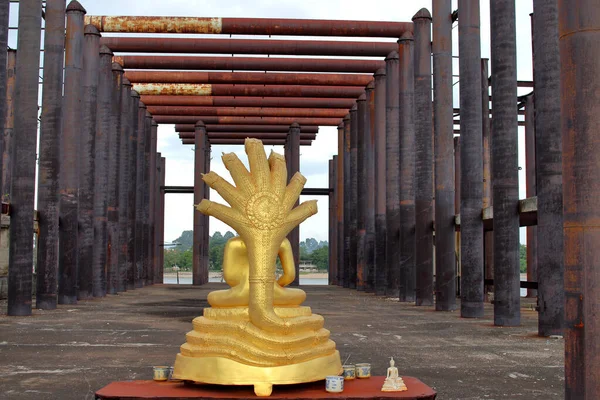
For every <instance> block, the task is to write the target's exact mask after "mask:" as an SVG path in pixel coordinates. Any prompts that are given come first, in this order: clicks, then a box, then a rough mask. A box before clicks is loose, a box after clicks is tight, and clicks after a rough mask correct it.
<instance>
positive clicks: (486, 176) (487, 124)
mask: <svg viewBox="0 0 600 400" xmlns="http://www.w3.org/2000/svg"><path fill="white" fill-rule="evenodd" d="M488 64H489V60H488V59H487V58H482V59H481V118H482V119H481V120H482V145H483V208H486V207H491V206H492V204H493V203H492V170H491V153H490V144H491V129H492V127H491V119H490V89H489V79H488V70H489V67H488ZM459 133H460V132H459ZM483 252H484V254H483V256H484V262H483V269H484V275H485V279H490V280H493V279H494V233H493V232H489V231H487V232H484V234H483ZM534 280H535V279H534ZM493 291H494V286H493V285H487V284H486V285H485V286H484V290H483V295H484V298H485V299H486V301H487V300H489V298H488V293H491V292H493Z"/></svg>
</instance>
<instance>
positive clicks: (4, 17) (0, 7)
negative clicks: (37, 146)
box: [0, 0, 10, 194]
mask: <svg viewBox="0 0 600 400" xmlns="http://www.w3.org/2000/svg"><path fill="white" fill-rule="evenodd" d="M9 13H10V3H9V1H7V0H3V1H0V27H1V28H0V49H2V51H0V71H1V73H0V97H1V98H2V100H3V101H0V129H4V123H5V121H6V116H7V112H6V109H7V108H8V107H7V101H6V100H5V97H4V96H5V93H6V92H7V90H6V89H7V82H6V81H7V78H8V74H7V73H5V71H4V67H5V66H6V67H7V70H6V72H8V71H9V68H8V53H9V52H8V51H5V50H4V49H7V48H8V21H9V19H8V17H9ZM3 145H4V140H2V138H0V165H2V163H1V161H2V156H3V154H4V146H3ZM3 178H4V174H2V175H0V188H2V187H4V185H3V183H2V182H3ZM4 193H6V192H2V194H4Z"/></svg>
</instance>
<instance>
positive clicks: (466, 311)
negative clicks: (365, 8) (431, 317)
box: [458, 0, 516, 318]
mask: <svg viewBox="0 0 600 400" xmlns="http://www.w3.org/2000/svg"><path fill="white" fill-rule="evenodd" d="M458 13H459V18H458V37H459V52H460V58H459V69H460V135H461V138H460V150H461V159H460V161H461V164H460V181H461V182H460V184H461V191H460V192H461V193H460V265H461V268H462V270H461V279H460V281H461V287H460V295H461V303H460V304H461V307H460V315H461V316H462V317H465V318H477V317H482V316H483V219H482V218H481V205H482V195H483V184H482V182H483V146H482V134H481V127H482V125H481V124H482V123H481V49H480V47H481V39H480V28H479V3H478V2H476V1H469V0H459V3H458ZM515 87H516V86H515ZM514 100H515V99H512V101H514ZM515 121H516V118H515ZM515 210H516V207H515Z"/></svg>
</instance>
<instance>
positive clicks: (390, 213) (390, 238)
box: [385, 51, 400, 297]
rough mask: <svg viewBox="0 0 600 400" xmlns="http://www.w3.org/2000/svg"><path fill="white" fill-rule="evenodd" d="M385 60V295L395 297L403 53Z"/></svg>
mask: <svg viewBox="0 0 600 400" xmlns="http://www.w3.org/2000/svg"><path fill="white" fill-rule="evenodd" d="M385 62H386V72H385V74H386V89H385V96H386V97H385V120H386V125H385V137H386V144H385V162H386V170H387V175H386V181H385V189H386V197H385V221H386V231H387V239H386V244H385V246H386V260H387V265H388V275H387V288H386V295H388V296H393V297H396V296H397V295H398V293H399V290H400V281H399V279H400V92H399V90H400V57H399V55H398V53H397V52H395V51H394V52H391V53H390V54H388V56H387V58H386V59H385Z"/></svg>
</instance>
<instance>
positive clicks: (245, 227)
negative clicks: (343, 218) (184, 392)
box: [173, 139, 342, 396]
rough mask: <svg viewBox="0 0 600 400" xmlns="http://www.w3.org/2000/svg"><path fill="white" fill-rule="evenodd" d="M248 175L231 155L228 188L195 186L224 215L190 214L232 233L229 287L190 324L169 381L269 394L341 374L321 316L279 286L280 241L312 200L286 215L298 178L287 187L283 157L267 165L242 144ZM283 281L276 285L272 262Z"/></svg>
mask: <svg viewBox="0 0 600 400" xmlns="http://www.w3.org/2000/svg"><path fill="white" fill-rule="evenodd" d="M245 148H246V154H247V155H248V159H249V164H250V171H248V170H247V169H246V167H245V166H244V164H242V162H241V161H240V160H239V159H238V157H237V156H236V155H235V154H233V153H231V154H224V155H223V162H224V164H225V166H226V167H227V169H228V170H229V172H230V174H231V176H232V178H233V181H234V183H235V185H236V186H233V185H231V184H230V183H228V182H227V181H225V180H224V179H222V178H221V177H220V176H218V175H217V174H216V173H214V172H210V173H208V174H206V175H204V176H203V180H204V181H205V182H206V183H207V184H208V185H209V186H210V187H211V188H213V189H215V190H216V191H217V192H218V193H219V194H220V195H221V196H222V197H223V199H225V201H227V202H228V203H229V204H230V207H227V206H224V205H221V204H217V203H214V202H211V201H209V200H206V199H205V200H202V202H201V203H200V204H199V205H196V208H197V209H198V210H199V211H200V212H202V213H204V214H207V215H210V216H213V217H215V218H218V219H220V220H221V221H223V222H225V223H226V224H228V225H230V226H231V227H232V228H233V229H235V230H236V231H237V232H238V234H239V235H240V236H239V237H238V238H233V239H230V240H229V241H228V242H227V245H226V248H225V253H224V260H223V275H224V279H225V281H226V282H227V284H229V285H230V286H231V288H230V289H227V290H220V291H215V292H212V293H210V294H209V296H208V302H209V304H210V305H211V308H206V309H204V315H203V316H202V317H198V318H195V319H194V321H193V326H194V330H192V331H191V332H189V333H188V334H187V335H186V343H185V344H183V345H182V346H181V352H180V353H179V354H177V358H176V360H175V366H174V371H173V377H174V378H175V379H182V380H188V381H194V382H199V383H213V384H221V385H254V392H255V393H256V395H258V396H269V395H270V394H271V391H272V387H273V385H274V384H294V383H303V382H312V381H318V380H322V379H325V377H326V376H328V375H339V374H340V373H341V371H342V366H341V362H340V355H339V352H338V351H337V350H336V348H335V343H334V342H333V341H331V340H330V339H329V331H328V330H326V329H324V328H323V323H324V320H323V317H321V316H320V315H315V314H312V312H311V309H310V308H309V307H304V306H301V304H302V302H303V301H304V299H305V297H306V295H305V293H304V292H303V291H302V290H299V289H291V288H285V286H286V285H288V284H289V283H291V282H292V281H293V280H294V278H295V268H294V262H293V257H292V252H291V245H290V243H289V241H288V240H287V239H286V238H285V237H286V236H287V234H288V233H289V232H290V231H291V230H292V229H293V228H295V227H296V226H297V225H298V224H300V223H301V222H302V221H304V220H305V219H306V218H308V217H310V216H312V215H314V214H315V213H316V212H317V206H316V201H308V202H305V203H302V204H300V205H299V206H298V207H296V208H293V207H294V204H296V202H297V200H298V198H299V196H300V193H301V191H302V188H303V187H304V184H305V183H306V179H305V178H304V177H303V176H302V175H301V174H300V173H296V174H295V175H294V176H293V177H292V179H291V180H290V183H289V184H288V185H286V183H287V169H286V163H285V159H284V158H283V156H281V155H279V154H276V153H274V152H271V154H270V156H269V158H268V159H267V157H266V154H265V150H264V147H263V145H262V142H261V141H260V140H256V139H246V143H245ZM278 255H279V258H280V260H281V264H282V267H283V271H284V273H283V276H282V277H281V278H280V279H279V280H277V281H276V280H275V262H276V259H277V256H278Z"/></svg>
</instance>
